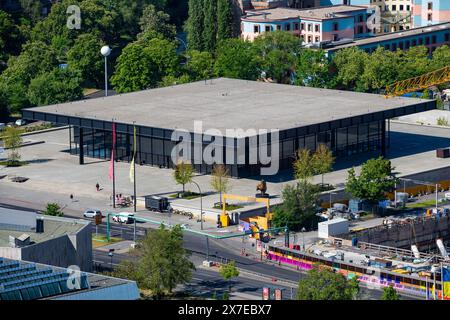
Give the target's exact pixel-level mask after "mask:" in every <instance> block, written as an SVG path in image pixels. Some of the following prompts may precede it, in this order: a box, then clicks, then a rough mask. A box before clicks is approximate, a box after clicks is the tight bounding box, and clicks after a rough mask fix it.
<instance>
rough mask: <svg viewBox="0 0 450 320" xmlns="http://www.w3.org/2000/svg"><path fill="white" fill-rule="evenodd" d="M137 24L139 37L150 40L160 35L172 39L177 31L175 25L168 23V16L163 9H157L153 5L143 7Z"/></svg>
mask: <svg viewBox="0 0 450 320" xmlns="http://www.w3.org/2000/svg"><path fill="white" fill-rule="evenodd" d="M139 25H140V27H141V33H140V34H139V36H138V38H140V39H142V38H145V39H146V40H150V39H152V38H156V37H158V35H161V36H162V37H163V38H166V39H169V40H173V39H175V36H176V32H177V29H176V27H175V25H173V24H171V23H170V16H169V15H168V14H167V13H165V12H164V11H158V10H157V8H156V7H155V6H154V5H149V6H147V7H145V9H144V11H143V13H142V17H141V19H140V20H139Z"/></svg>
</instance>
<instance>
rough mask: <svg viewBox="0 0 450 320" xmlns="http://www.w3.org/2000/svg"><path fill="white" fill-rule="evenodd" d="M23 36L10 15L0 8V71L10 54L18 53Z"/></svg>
mask: <svg viewBox="0 0 450 320" xmlns="http://www.w3.org/2000/svg"><path fill="white" fill-rule="evenodd" d="M22 41H23V36H22V34H21V32H20V29H19V28H18V26H17V25H16V24H15V23H14V20H13V19H12V17H11V15H9V14H8V13H6V12H4V11H1V10H0V73H1V72H2V71H3V69H4V68H5V67H6V62H7V61H8V58H9V57H10V56H11V55H18V54H19V53H20V49H21V46H22Z"/></svg>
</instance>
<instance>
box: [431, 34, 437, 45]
mask: <svg viewBox="0 0 450 320" xmlns="http://www.w3.org/2000/svg"><path fill="white" fill-rule="evenodd" d="M431 43H433V44H435V43H436V35H434V36H431Z"/></svg>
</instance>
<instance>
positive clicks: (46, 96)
mask: <svg viewBox="0 0 450 320" xmlns="http://www.w3.org/2000/svg"><path fill="white" fill-rule="evenodd" d="M27 97H28V99H29V100H30V102H31V103H33V104H35V105H38V106H43V105H51V104H57V103H64V102H68V101H74V100H78V99H81V98H82V97H83V89H82V88H81V78H80V77H79V75H78V74H77V73H76V72H73V71H71V70H70V69H60V68H56V69H54V70H53V71H51V72H48V73H43V74H41V75H40V76H38V77H36V78H35V79H33V80H31V83H30V86H29V87H28V92H27Z"/></svg>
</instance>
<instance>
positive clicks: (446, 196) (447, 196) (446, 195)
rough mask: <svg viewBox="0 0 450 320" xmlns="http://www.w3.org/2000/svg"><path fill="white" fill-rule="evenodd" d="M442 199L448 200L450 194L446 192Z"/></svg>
mask: <svg viewBox="0 0 450 320" xmlns="http://www.w3.org/2000/svg"><path fill="white" fill-rule="evenodd" d="M444 198H445V199H447V200H450V192H447V193H446V194H445V195H444Z"/></svg>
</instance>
